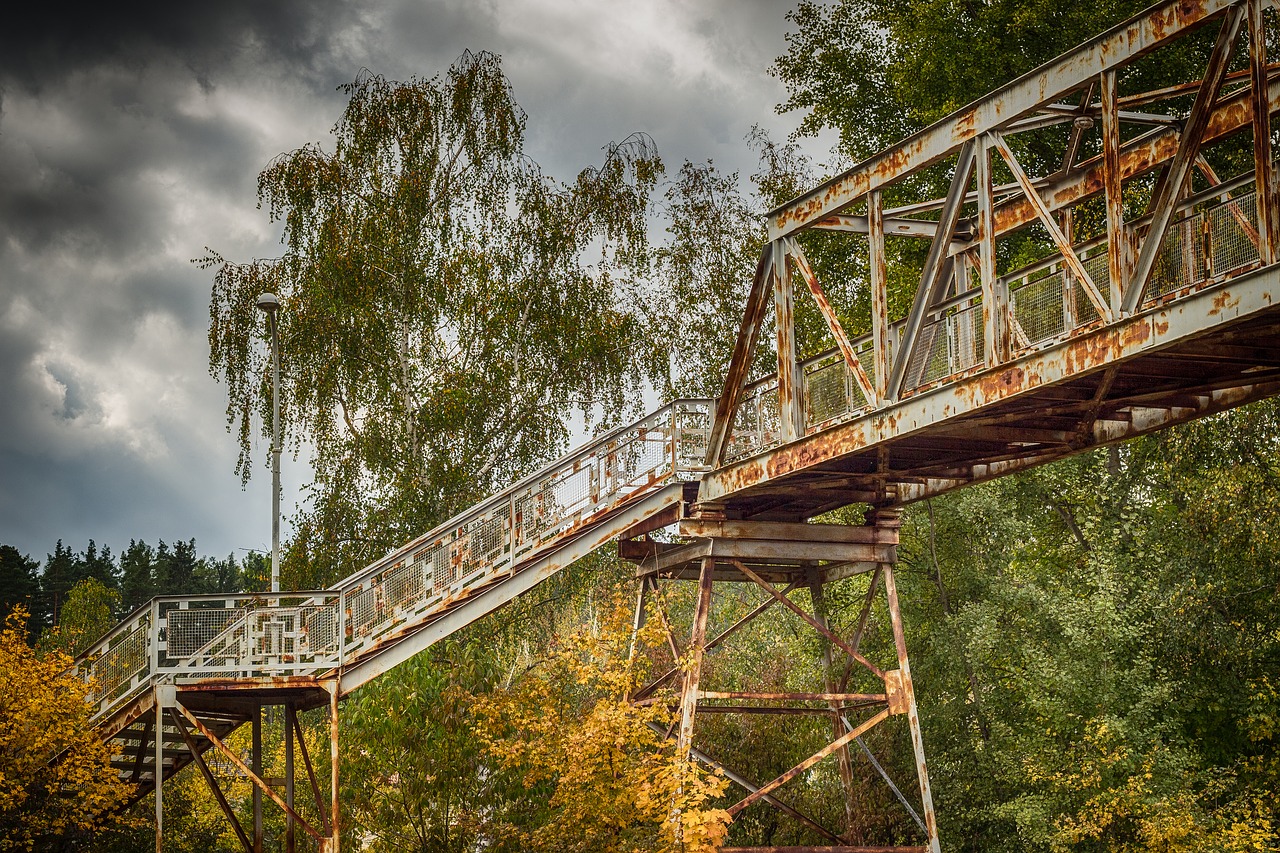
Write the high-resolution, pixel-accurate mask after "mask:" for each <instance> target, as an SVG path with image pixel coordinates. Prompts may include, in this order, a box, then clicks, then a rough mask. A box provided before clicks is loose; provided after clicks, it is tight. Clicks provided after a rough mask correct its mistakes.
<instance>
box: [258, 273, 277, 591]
mask: <svg viewBox="0 0 1280 853" xmlns="http://www.w3.org/2000/svg"><path fill="white" fill-rule="evenodd" d="M258 307H259V308H260V309H262V310H263V311H264V312H266V315H267V324H268V325H269V326H270V327H271V591H272V592H279V591H280V325H279V323H278V322H277V321H276V312H277V311H278V310H280V299H279V298H278V297H277V296H276V295H275V294H274V293H264V294H262V295H261V296H259V297H258Z"/></svg>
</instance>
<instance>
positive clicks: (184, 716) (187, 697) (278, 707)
mask: <svg viewBox="0 0 1280 853" xmlns="http://www.w3.org/2000/svg"><path fill="white" fill-rule="evenodd" d="M338 698H339V684H338V682H337V681H336V680H316V679H313V678H310V677H307V678H291V677H285V678H277V679H261V680H255V679H248V680H236V681H226V682H201V683H198V684H189V685H177V686H175V685H159V686H157V688H156V690H155V713H156V721H155V731H156V737H155V761H156V764H155V766H156V767H159V768H161V772H160V773H159V774H158V777H159V779H160V780H163V779H164V778H167V777H168V776H171V775H172V773H173V772H174V771H175V770H176V769H178V768H180V767H182V766H184V765H185V764H187V763H192V764H195V765H196V767H197V768H198V769H199V771H200V773H201V775H202V776H203V777H204V780H205V783H206V784H207V785H208V787H209V790H210V792H211V793H212V794H213V796H214V799H215V800H216V801H217V802H218V805H219V807H220V808H221V809H222V812H223V815H224V816H225V817H226V819H227V821H228V822H229V823H230V824H231V827H232V829H233V830H234V831H235V834H236V837H237V839H239V841H240V845H241V847H243V849H244V850H245V851H246V853H261V851H263V850H264V849H266V847H267V846H268V845H267V841H268V839H267V824H266V820H265V817H266V816H265V814H264V803H263V798H264V797H265V798H267V799H269V800H271V801H272V803H274V804H275V805H276V806H278V807H279V808H280V810H281V811H282V812H283V814H284V835H283V839H282V840H283V842H284V850H285V851H287V853H293V851H295V850H296V849H297V834H298V830H301V831H302V832H304V833H305V834H307V835H309V836H311V838H312V839H314V842H315V844H316V845H317V847H318V849H319V851H320V853H338V838H339V836H338ZM315 708H324V709H325V710H326V711H327V717H328V724H329V725H328V736H329V790H328V792H327V794H325V793H322V788H321V784H320V779H319V777H318V776H317V774H316V765H315V764H314V763H313V761H312V754H311V750H310V748H309V747H308V746H307V741H306V737H305V731H304V729H303V726H302V724H301V722H300V720H299V716H298V715H299V712H301V711H306V710H310V709H315ZM264 709H271V710H272V711H273V712H274V713H271V714H270V715H269V716H268V717H267V722H268V723H273V722H279V723H280V733H279V734H280V743H282V744H283V747H284V750H283V752H284V767H283V768H282V770H281V772H282V774H283V775H271V774H269V773H268V771H267V768H265V767H264V745H263V736H264V729H263V710H264ZM245 724H248V725H249V727H250V732H249V734H250V750H249V756H248V761H247V762H246V761H245V760H244V758H243V757H242V756H241V755H240V753H239V752H238V750H236V749H232V748H231V747H229V746H228V745H227V743H226V739H227V737H228V735H229V734H230V732H231V731H233V730H234V729H236V728H238V727H240V726H242V725H245ZM166 738H167V739H168V740H169V742H170V743H171V744H175V745H176V747H177V748H176V749H174V750H172V751H171V752H169V754H168V759H169V764H168V765H166V764H165V763H164V762H165V758H166V753H165V740H166ZM184 747H185V750H184ZM206 754H210V755H213V756H216V757H217V763H216V765H214V766H215V767H216V766H217V765H221V766H222V767H223V768H226V770H224V772H223V773H224V774H225V773H226V772H231V773H233V774H235V775H237V776H238V777H239V778H241V779H244V780H247V781H248V782H249V784H250V786H251V788H252V802H251V812H250V815H249V816H248V817H249V820H248V821H247V824H248V825H247V827H246V825H245V822H242V820H241V816H240V815H238V814H237V813H236V811H235V809H233V808H232V806H231V804H230V803H229V802H228V800H227V796H226V793H225V792H224V790H223V783H222V782H221V781H220V780H219V775H223V774H218V773H215V771H214V769H213V767H211V764H212V762H210V761H207V760H206ZM298 757H301V759H302V762H301V764H302V767H301V768H299V767H298V766H297V761H296V759H297V758H298ZM300 775H301V776H302V784H303V788H304V790H309V791H310V792H311V794H312V798H313V801H312V804H311V808H309V809H307V814H305V815H304V814H302V813H299V811H298V804H297V803H296V802H295V794H296V786H297V783H298V780H299V776H300ZM163 788H164V786H163V785H162V784H157V785H156V786H155V802H156V853H162V851H161V845H162V839H163V834H164V821H163V797H164V791H163ZM281 791H283V794H282V793H281ZM272 849H277V848H272Z"/></svg>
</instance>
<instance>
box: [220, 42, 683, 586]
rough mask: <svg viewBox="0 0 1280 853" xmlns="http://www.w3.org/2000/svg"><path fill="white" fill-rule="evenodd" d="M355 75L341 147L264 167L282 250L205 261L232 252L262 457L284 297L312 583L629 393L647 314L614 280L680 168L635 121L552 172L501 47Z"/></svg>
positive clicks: (300, 568) (425, 522)
mask: <svg viewBox="0 0 1280 853" xmlns="http://www.w3.org/2000/svg"><path fill="white" fill-rule="evenodd" d="M343 91H344V92H345V93H346V94H347V95H348V97H349V102H348V105H347V108H346V111H345V112H344V114H343V116H342V118H341V119H340V120H339V121H338V123H337V125H336V126H335V127H334V149H333V151H332V153H329V152H326V151H324V150H322V149H321V148H320V147H319V146H317V145H308V146H305V147H303V148H301V149H299V150H297V151H294V152H292V153H290V154H286V155H283V156H281V157H280V158H278V159H277V160H275V161H274V162H273V163H271V164H270V165H269V166H268V167H267V168H266V170H265V171H263V172H262V174H261V175H260V176H259V198H260V201H261V203H262V204H263V205H265V206H266V207H267V208H268V210H269V211H270V214H271V217H272V218H273V219H278V220H280V221H281V222H282V223H283V225H284V235H283V243H284V254H283V256H282V257H281V258H279V259H276V260H270V261H253V262H250V263H245V264H237V263H230V262H226V261H224V260H223V259H222V258H220V257H218V256H217V255H216V254H212V253H211V254H210V255H209V256H208V257H206V258H204V259H203V260H202V261H201V263H202V264H203V265H204V266H206V267H210V268H215V269H216V272H215V279H214V286H213V298H212V301H211V305H210V330H209V343H210V369H211V371H212V372H213V374H214V375H215V376H216V377H218V378H219V379H222V380H224V381H225V382H226V383H227V390H228V397H229V403H228V409H227V414H228V419H229V423H231V424H234V425H235V427H236V430H237V433H238V436H239V439H240V444H241V458H240V472H241V473H242V474H243V475H244V476H245V477H247V476H248V475H249V472H250V467H249V462H250V459H249V450H250V438H251V432H252V423H253V420H254V416H255V414H261V415H262V416H263V418H262V419H263V424H264V428H265V427H266V425H267V424H269V412H270V400H271V397H270V393H269V382H268V376H267V371H266V370H265V366H266V362H267V358H266V355H265V350H264V347H263V346H262V338H263V334H264V331H263V323H262V320H261V316H260V312H258V310H257V309H256V308H255V302H256V299H257V296H258V295H259V294H260V293H262V292H263V291H267V290H270V291H274V292H276V293H277V294H278V295H279V296H280V299H281V305H282V308H281V310H280V312H279V317H280V334H281V339H282V344H281V349H282V356H281V357H282V368H281V369H282V372H283V376H284V377H285V378H284V389H283V392H282V403H281V406H282V414H281V417H282V421H283V429H284V432H285V434H286V436H288V440H289V441H291V442H293V444H294V447H295V448H297V447H299V446H300V445H301V443H302V442H303V441H305V442H306V443H307V444H308V445H309V446H310V447H312V448H314V458H313V460H312V462H313V469H314V471H315V481H314V483H313V484H312V486H311V495H310V506H309V509H308V510H307V511H305V512H303V513H302V515H301V516H300V517H299V518H298V519H297V520H296V521H295V530H296V531H297V534H296V537H295V540H294V542H293V543H292V544H291V549H290V554H289V556H288V559H287V562H286V569H287V571H288V572H290V573H292V576H293V578H294V580H295V582H297V583H300V584H302V585H306V586H313V585H317V584H320V585H322V584H323V583H325V582H328V581H331V580H333V579H335V578H336V577H338V576H341V575H343V574H345V573H346V572H348V571H350V570H351V569H353V568H356V567H358V566H360V565H363V564H365V563H366V562H368V561H369V560H370V559H372V558H373V557H374V556H377V555H379V554H381V553H382V552H384V551H385V550H386V549H387V548H389V547H392V546H394V545H398V544H400V543H401V542H403V541H405V540H406V539H408V538H411V537H413V536H416V535H418V534H419V533H421V532H422V531H423V530H427V529H429V528H431V527H432V526H433V525H434V524H436V523H438V522H439V521H441V520H443V519H444V518H447V517H448V516H450V515H452V514H453V513H455V512H456V511H458V510H460V509H462V508H464V507H466V506H468V505H470V504H471V503H472V502H473V501H474V500H476V499H477V498H479V497H482V496H483V495H484V494H486V493H488V492H489V491H490V490H491V488H492V487H493V486H494V485H495V484H497V483H502V482H506V481H508V480H510V479H511V478H512V477H514V476H516V475H518V474H521V473H524V472H526V471H527V470H529V469H530V468H531V467H532V466H533V465H534V464H535V463H537V462H539V461H543V460H545V459H547V458H548V457H549V456H551V455H553V454H554V453H555V452H556V451H557V450H558V449H559V448H560V447H562V446H563V444H564V442H565V440H566V438H567V433H566V430H565V427H564V424H563V421H562V419H561V418H560V416H559V415H560V413H561V412H563V411H564V410H565V409H567V408H568V407H570V406H572V405H577V406H580V407H581V408H583V410H584V411H587V410H591V409H592V408H593V407H596V406H602V407H603V409H604V410H605V411H608V412H611V413H613V415H614V416H619V415H622V414H624V413H625V412H626V411H627V406H628V404H630V403H631V401H632V400H633V399H634V397H633V396H632V395H629V394H626V393H625V391H624V388H625V384H624V379H626V378H628V377H629V376H632V375H633V374H634V372H633V370H632V366H631V359H630V355H629V353H630V349H631V346H632V342H633V341H634V334H635V332H636V328H635V324H634V322H633V320H632V318H631V317H630V316H629V315H628V313H627V312H626V311H624V310H623V308H622V306H621V305H620V304H619V303H618V300H617V297H616V292H615V291H616V288H615V282H616V281H617V280H618V279H619V278H620V277H625V275H626V270H627V268H628V266H629V265H630V264H631V263H632V262H634V261H637V260H639V259H640V256H642V255H643V253H644V245H645V243H644V229H645V220H644V214H645V211H646V209H647V206H648V196H649V192H650V190H651V189H652V187H653V186H654V183H655V181H656V178H657V176H658V174H659V172H660V170H661V165H660V163H659V161H658V160H657V157H656V154H655V153H654V151H653V147H652V145H651V143H650V142H649V141H648V140H647V139H646V138H643V137H632V138H630V139H628V140H626V141H625V142H623V143H622V144H620V145H610V146H609V147H608V148H607V151H606V155H605V159H604V163H603V165H601V166H600V167H598V168H586V169H584V170H583V171H582V172H581V173H580V174H579V175H578V176H577V178H576V180H575V181H573V182H572V183H570V184H561V183H559V182H557V181H555V180H553V179H552V178H550V177H548V176H547V175H545V174H543V172H542V171H541V169H539V168H538V166H537V165H536V164H535V163H533V161H532V160H530V159H529V158H528V157H527V156H526V155H525V154H524V153H523V141H524V128H525V114H524V112H523V111H522V110H521V109H520V107H519V106H518V105H517V104H516V103H515V101H514V99H513V98H512V96H511V91H510V86H509V84H508V82H507V79H506V77H505V76H504V75H503V73H502V70H501V67H500V63H499V60H498V57H496V56H494V55H493V54H489V53H479V54H474V55H473V54H470V53H468V54H465V55H464V56H463V57H462V58H461V59H460V60H459V61H458V62H457V63H456V64H455V65H454V66H453V67H452V68H451V69H450V70H449V71H448V73H447V74H446V75H444V76H443V77H442V78H441V77H437V78H432V79H430V80H423V79H417V78H415V79H411V80H409V81H408V82H405V83H399V82H393V81H388V80H386V79H384V78H382V77H378V76H373V75H365V76H362V77H361V78H359V79H357V80H356V81H355V82H354V83H351V84H349V85H347V86H344V87H343ZM592 253H594V257H593V258H592V259H591V260H590V261H588V255H589V254H592Z"/></svg>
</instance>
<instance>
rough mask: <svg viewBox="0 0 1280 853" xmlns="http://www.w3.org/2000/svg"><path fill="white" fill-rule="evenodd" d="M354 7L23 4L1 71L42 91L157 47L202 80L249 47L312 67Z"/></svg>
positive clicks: (227, 2)
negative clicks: (92, 68) (83, 71)
mask: <svg viewBox="0 0 1280 853" xmlns="http://www.w3.org/2000/svg"><path fill="white" fill-rule="evenodd" d="M353 8H354V7H353V6H352V5H350V4H347V3H343V2H340V0H270V2H262V0H218V2H171V0H150V2H137V0H132V2H130V0H125V2H116V3H21V4H18V5H17V6H16V7H15V8H12V9H10V10H9V11H8V12H7V13H6V15H5V26H4V27H3V28H2V29H0V69H3V72H4V73H5V75H6V76H8V77H10V78H11V79H12V80H13V81H15V82H17V83H20V84H21V85H24V86H27V87H30V88H32V89H34V90H40V89H42V88H44V87H45V86H47V85H49V84H50V83H51V82H55V81H58V80H60V79H62V78H64V77H65V76H66V75H68V74H70V73H73V72H74V70H75V69H77V68H82V67H85V66H95V65H99V64H103V63H107V64H112V65H120V66H122V67H125V68H139V67H143V66H145V65H147V64H148V63H149V62H150V61H151V60H152V59H153V58H154V55H155V52H156V51H158V50H159V51H167V52H172V53H174V54H176V55H180V56H182V57H184V58H185V60H186V61H187V62H188V63H189V64H190V67H191V69H192V70H193V71H194V72H195V73H196V74H197V75H199V76H200V78H201V79H202V80H204V81H206V82H209V81H211V80H212V79H213V78H214V77H215V76H216V72H218V71H220V70H221V68H222V66H224V65H225V64H226V63H227V62H229V61H230V60H232V59H235V58H236V57H238V56H240V55H242V54H243V53H244V52H245V51H246V50H256V51H261V52H262V53H264V54H267V55H272V56H276V57H279V58H281V59H282V60H283V61H285V62H287V63H288V64H290V65H294V66H296V67H308V66H314V65H315V64H316V63H317V62H318V61H323V59H324V58H325V57H327V55H328V54H329V39H330V37H331V35H332V34H333V33H337V32H341V31H343V30H344V29H346V28H347V27H349V26H350V25H351V24H352V23H353V22H352V20H351V10H352V9H353Z"/></svg>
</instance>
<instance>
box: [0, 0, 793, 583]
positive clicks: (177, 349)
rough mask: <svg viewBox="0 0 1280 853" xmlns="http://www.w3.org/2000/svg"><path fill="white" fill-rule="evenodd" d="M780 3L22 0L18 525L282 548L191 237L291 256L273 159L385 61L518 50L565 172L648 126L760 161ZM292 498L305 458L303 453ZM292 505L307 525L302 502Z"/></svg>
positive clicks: (322, 132) (12, 263)
mask: <svg viewBox="0 0 1280 853" xmlns="http://www.w3.org/2000/svg"><path fill="white" fill-rule="evenodd" d="M789 6H790V4H789V3H773V2H767V0H714V2H711V0H702V2H696V3H683V2H674V0H641V1H640V2H637V0H631V2H600V0H520V2H516V0H511V2H508V1H507V0H417V2H414V0H390V2H373V0H357V2H336V0H272V2H260V0H219V2H216V3H174V2H171V0H151V2H117V3H94V4H87V5H84V6H79V5H78V4H75V3H71V4H67V3H62V4H45V3H34V4H22V6H21V7H19V9H17V10H14V9H11V10H9V12H8V13H7V14H6V21H5V25H4V26H3V27H2V28H0V224H2V226H0V227H2V231H0V543H2V544H9V545H14V546H16V547H17V548H18V549H19V550H21V551H23V552H24V553H29V554H31V555H33V556H35V557H37V558H39V559H43V557H44V555H45V554H46V553H47V552H48V551H51V550H52V549H53V546H54V542H55V541H56V540H57V539H59V538H61V539H63V540H64V541H65V542H66V543H67V544H68V545H70V546H71V547H73V548H75V549H77V550H80V549H82V548H84V547H85V545H86V543H87V542H88V540H89V539H91V538H92V539H94V540H96V541H97V543H98V544H99V546H101V545H104V544H105V545H108V546H110V547H111V548H112V549H113V550H114V551H116V552H117V553H118V552H119V551H120V550H121V549H122V548H124V547H125V546H127V544H128V542H129V540H130V539H133V538H136V539H143V540H146V541H148V542H150V543H151V544H153V545H154V544H155V543H156V541H157V540H159V539H164V540H166V541H169V542H172V541H174V540H176V539H188V538H191V537H195V539H196V544H197V547H198V549H199V551H200V552H201V553H205V554H213V555H219V556H220V555H225V554H228V553H232V552H235V553H236V554H237V555H239V556H242V555H243V553H244V549H249V548H254V549H259V550H266V549H268V548H269V547H270V518H269V514H268V513H269V481H270V476H269V473H268V472H267V470H266V469H265V467H263V466H264V465H265V462H266V457H267V450H268V448H267V446H266V444H265V443H263V444H260V446H259V447H258V452H259V456H260V457H261V460H262V463H263V465H260V466H259V468H258V469H257V472H256V473H255V476H254V479H253V480H252V481H251V482H250V484H249V486H248V487H247V489H245V490H242V489H241V487H240V482H239V479H238V478H237V477H236V476H235V474H234V471H233V467H234V461H235V454H236V447H235V441H234V438H233V437H232V436H231V435H229V434H228V433H227V432H226V428H225V418H224V415H223V411H224V406H225V398H224V392H223V388H222V387H221V386H220V385H218V384H217V383H216V382H215V381H214V380H213V379H212V378H211V377H210V376H209V372H208V346H207V343H206V328H207V318H208V298H209V286H210V279H209V275H208V274H207V273H204V272H202V271H200V270H198V269H196V268H195V267H194V266H193V265H192V264H191V263H190V259H192V258H195V257H198V256H200V255H202V254H203V253H204V247H205V246H209V247H212V248H214V249H216V250H217V251H219V252H220V253H222V254H223V255H224V256H225V257H227V258H229V259H233V260H248V259H250V258H253V257H271V256H275V255H276V254H278V248H277V240H278V238H279V233H278V230H277V228H275V227H273V226H272V225H271V224H270V223H269V222H268V221H267V217H266V215H265V214H264V213H263V212H262V211H260V210H258V209H257V207H256V196H255V188H256V184H255V181H256V177H257V174H258V172H259V171H260V170H261V169H262V167H263V166H265V165H266V164H267V162H268V161H269V160H270V159H271V158H272V157H274V156H275V155H276V154H279V153H280V152H283V151H288V150H292V149H294V148H297V147H299V146H301V145H302V144H304V143H306V142H310V141H321V142H323V143H324V144H326V145H328V144H329V139H330V137H329V131H330V128H331V127H332V126H333V124H334V122H335V121H336V120H337V118H338V116H339V114H340V112H341V110H342V106H343V99H342V96H341V95H340V94H339V93H338V92H336V91H335V89H336V87H337V86H338V85H339V84H341V83H343V82H347V81H350V80H352V79H353V78H354V77H355V76H356V75H357V74H358V73H359V72H360V70H361V69H362V68H367V69H369V70H371V71H373V72H376V73H380V74H384V75H386V76H387V77H391V78H395V79H407V78H408V77H410V76H413V75H418V76H425V77H430V76H433V75H434V74H436V73H439V72H441V71H443V70H444V69H446V68H447V67H448V66H449V64H450V63H451V62H452V61H453V60H455V59H456V58H457V57H458V56H459V55H460V54H461V53H462V51H463V50H464V49H468V48H469V49H471V50H473V51H476V50H490V51H494V52H496V53H499V54H501V56H502V58H503V66H504V69H505V71H506V73H507V75H508V77H509V78H510V79H511V82H512V85H513V87H514V90H515V95H516V98H517V100H518V101H519V102H520V103H521V105H522V106H523V107H524V108H525V110H526V111H527V112H528V114H529V128H528V153H529V154H531V155H532V156H533V157H534V159H536V160H537V161H539V162H540V163H541V164H542V165H543V167H544V169H546V170H547V171H548V172H550V173H551V174H553V175H555V176H557V177H560V178H562V179H569V178H572V177H573V176H574V175H575V174H576V173H577V171H578V170H579V169H581V168H582V167H583V166H585V165H587V164H590V163H595V162H598V161H599V160H600V156H601V155H600V149H601V148H602V147H603V146H604V145H606V144H607V143H608V142H609V141H610V140H621V139H622V138H624V137H625V136H626V135H627V134H628V133H630V132H632V131H637V130H639V131H645V132H647V133H649V134H650V135H652V137H653V138H654V139H655V140H656V142H657V144H658V147H659V150H660V152H661V153H662V155H663V157H664V159H665V160H666V161H667V163H668V170H669V173H674V172H675V170H676V169H677V168H678V166H679V164H680V162H681V161H683V160H684V159H690V160H695V161H701V160H705V159H708V158H711V159H714V160H715V161H716V163H717V164H718V165H720V166H721V167H724V168H726V169H728V170H732V169H740V170H742V171H743V173H744V174H746V173H748V172H749V171H750V170H751V168H752V166H753V165H754V164H753V162H752V159H751V156H750V154H749V153H748V152H747V150H746V147H745V145H744V144H743V137H744V135H745V134H746V133H747V131H748V129H749V128H750V127H751V125H752V124H753V123H760V124H762V125H763V126H764V127H766V128H769V129H770V130H771V131H772V132H773V133H774V134H775V138H782V137H785V136H786V134H787V132H788V131H789V130H790V129H791V128H792V127H794V126H795V124H796V123H797V121H798V119H797V117H794V116H787V117H778V116H776V115H775V114H774V105H775V104H777V103H778V102H779V101H780V100H782V96H783V91H782V88H781V86H780V84H778V82H777V81H776V80H774V79H772V78H771V77H770V76H769V75H768V73H767V69H768V66H769V64H770V63H771V61H772V60H773V58H774V57H775V56H777V55H778V54H779V53H781V52H782V50H783V49H784V46H785V41H784V34H785V32H786V29H787V22H786V20H785V13H786V11H787V9H788V8H789ZM284 477H285V486H286V511H288V508H289V507H290V506H291V504H292V502H293V501H294V500H296V497H297V488H298V486H299V485H300V484H301V483H302V482H304V481H305V480H306V479H307V478H308V470H307V468H306V460H305V459H301V460H298V461H297V462H294V461H291V460H289V459H288V457H286V459H285V462H284ZM286 524H287V522H286Z"/></svg>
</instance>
